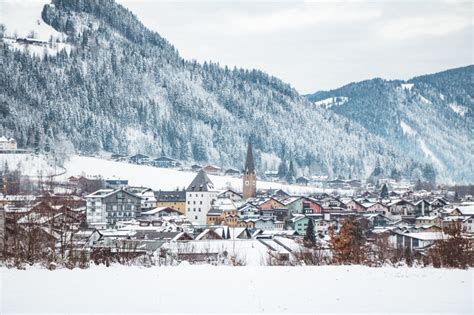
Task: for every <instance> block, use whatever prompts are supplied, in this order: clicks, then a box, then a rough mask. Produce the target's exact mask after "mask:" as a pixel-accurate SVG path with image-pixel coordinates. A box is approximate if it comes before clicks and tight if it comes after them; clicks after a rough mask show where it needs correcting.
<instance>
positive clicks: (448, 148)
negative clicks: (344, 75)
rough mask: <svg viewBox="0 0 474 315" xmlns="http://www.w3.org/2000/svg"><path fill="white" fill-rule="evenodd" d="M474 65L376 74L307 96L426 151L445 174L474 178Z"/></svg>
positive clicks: (405, 146)
mask: <svg viewBox="0 0 474 315" xmlns="http://www.w3.org/2000/svg"><path fill="white" fill-rule="evenodd" d="M473 76H474V66H467V67H463V68H457V69H452V70H448V71H444V72H440V73H436V74H432V75H425V76H420V77H416V78H413V79H411V80H408V81H406V82H405V81H385V80H382V79H373V80H368V81H363V82H358V83H351V84H348V85H346V86H344V87H342V88H339V89H336V90H332V91H328V92H317V93H315V94H313V95H308V96H307V98H308V99H309V100H310V101H311V102H313V103H314V104H315V106H317V107H324V108H328V109H330V110H331V111H333V112H335V113H337V114H339V115H342V116H345V117H346V118H348V119H350V120H351V121H354V122H357V123H359V124H361V125H363V126H364V127H365V128H366V129H367V130H368V131H369V133H371V134H372V135H376V136H378V137H381V138H383V139H384V140H386V141H387V142H391V143H393V144H394V146H396V147H397V148H398V149H399V150H400V151H404V152H416V154H417V155H426V156H428V157H429V158H430V160H431V161H432V162H433V165H434V167H435V168H436V170H437V171H438V173H439V174H441V175H442V176H444V177H451V178H455V179H457V180H461V181H470V182H472V181H473V180H474V132H473V130H474V129H473V128H474V80H473Z"/></svg>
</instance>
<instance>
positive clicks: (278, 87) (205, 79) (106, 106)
mask: <svg viewBox="0 0 474 315" xmlns="http://www.w3.org/2000/svg"><path fill="white" fill-rule="evenodd" d="M42 18H43V20H44V22H45V23H47V24H48V25H50V26H52V27H53V28H54V29H55V30H56V31H57V32H59V33H61V34H62V37H63V38H66V41H67V42H66V44H67V47H68V48H69V49H68V50H65V49H64V50H61V51H58V52H57V53H55V54H46V55H44V56H41V55H38V54H33V53H31V51H29V50H28V49H23V50H19V49H15V47H13V46H12V45H11V43H9V42H8V41H6V40H2V43H0V45H1V47H0V50H1V54H0V64H1V66H2V69H3V71H2V72H1V73H0V121H1V126H0V133H1V134H5V135H8V136H13V137H15V138H16V139H17V140H18V144H19V146H20V147H25V148H34V149H37V150H40V151H42V152H51V153H53V154H56V152H57V151H61V153H64V152H62V151H64V148H67V152H68V153H70V152H71V151H72V149H74V150H75V151H76V152H78V153H83V154H84V153H85V154H95V153H97V152H100V151H108V152H114V153H121V154H134V153H145V154H149V155H154V156H157V155H161V154H165V155H168V156H171V157H174V158H177V159H180V160H182V161H187V162H189V163H192V162H194V161H196V162H200V163H205V162H210V163H214V164H217V165H219V166H222V167H235V168H241V167H242V164H243V157H244V153H245V147H246V142H247V140H248V139H249V138H252V141H253V143H254V148H255V150H256V154H255V156H256V164H257V168H258V169H259V170H260V171H262V170H264V169H276V168H277V167H278V164H279V161H281V160H283V161H286V162H288V161H289V160H290V159H291V160H294V161H295V162H296V165H297V169H298V173H299V174H328V175H329V176H331V177H335V176H338V175H341V176H344V177H346V178H347V177H352V178H355V177H362V178H365V177H366V176H368V175H370V174H371V173H372V171H373V170H374V167H375V166H376V164H377V162H379V163H380V165H381V166H382V168H383V169H384V170H391V171H394V170H395V171H396V172H399V173H402V174H404V175H407V176H412V175H413V174H415V176H418V175H417V174H419V176H418V177H423V174H422V171H421V170H422V169H424V168H426V167H429V166H430V165H431V163H432V161H431V160H430V158H429V157H427V156H425V155H420V154H418V153H417V152H412V151H406V150H404V148H403V147H400V146H393V144H392V141H390V140H387V137H385V136H384V134H383V133H374V132H369V133H368V132H367V130H366V129H365V128H366V125H367V120H374V118H370V113H368V117H367V118H369V119H365V120H363V119H360V120H355V119H353V120H351V119H352V117H349V118H351V119H348V118H346V117H344V116H347V117H348V115H341V114H340V113H338V112H335V111H328V110H326V109H325V108H319V107H314V106H311V104H310V103H309V102H308V101H307V100H306V98H304V97H302V96H300V95H299V94H298V93H297V92H296V91H295V90H294V89H293V88H292V87H291V86H290V85H288V84H286V83H284V82H282V81H280V80H279V79H277V78H275V77H272V76H270V75H267V74H265V73H263V72H261V71H258V70H244V69H229V68H227V67H220V66H219V64H216V63H204V64H199V63H197V62H195V61H193V60H184V59H183V58H181V57H180V56H179V54H178V52H177V50H176V49H175V48H174V47H173V46H172V45H171V44H170V43H169V42H168V41H167V40H166V39H164V38H162V37H161V36H160V35H159V34H157V33H155V32H153V31H150V30H148V29H147V28H145V27H144V26H143V24H142V23H140V21H138V20H137V18H136V17H135V16H134V15H133V14H132V13H131V12H130V11H128V10H127V9H125V8H124V7H122V6H121V5H118V4H116V3H115V2H114V1H112V0H108V1H100V3H99V2H98V1H93V0H83V1H73V0H53V1H52V4H50V5H46V6H45V7H44V9H43V12H42ZM5 34H8V26H7V29H6V32H5ZM368 97H369V96H368ZM446 128H447V127H446ZM426 141H428V140H426ZM427 143H428V142H427ZM428 145H430V144H429V143H428ZM436 153H437V152H436ZM453 174H454V175H455V176H452V178H454V179H462V180H464V179H469V178H472V176H465V175H462V174H459V172H458V173H453ZM446 178H451V177H446Z"/></svg>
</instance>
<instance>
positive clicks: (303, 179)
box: [296, 176, 310, 186]
mask: <svg viewBox="0 0 474 315" xmlns="http://www.w3.org/2000/svg"><path fill="white" fill-rule="evenodd" d="M309 182H310V180H309V178H308V177H305V176H300V177H298V178H297V179H296V183H297V184H298V185H304V186H307V185H308V184H309Z"/></svg>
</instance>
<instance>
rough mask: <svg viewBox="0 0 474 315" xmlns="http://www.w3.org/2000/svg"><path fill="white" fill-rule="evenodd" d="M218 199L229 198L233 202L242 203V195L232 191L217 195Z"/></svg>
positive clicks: (228, 190)
mask: <svg viewBox="0 0 474 315" xmlns="http://www.w3.org/2000/svg"><path fill="white" fill-rule="evenodd" d="M217 198H227V199H230V200H232V201H240V200H242V195H241V194H239V193H237V192H235V191H233V190H232V189H227V190H225V191H223V192H221V193H219V194H218V195H217Z"/></svg>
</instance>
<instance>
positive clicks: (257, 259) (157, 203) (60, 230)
mask: <svg viewBox="0 0 474 315" xmlns="http://www.w3.org/2000/svg"><path fill="white" fill-rule="evenodd" d="M5 140H6V141H8V142H9V143H12V142H14V140H12V139H5ZM5 149H9V150H12V149H16V147H13V145H10V146H7V145H5ZM112 158H114V159H120V158H123V157H120V156H113V157H112ZM146 161H149V159H148V158H147V157H146V156H143V155H139V156H133V157H132V161H131V162H132V163H135V164H144V163H147V162H146ZM153 163H155V164H157V166H158V167H165V168H166V167H176V166H177V161H175V160H173V159H170V158H159V159H156V160H155V161H154V162H153ZM244 165H245V167H244V169H243V175H242V176H241V177H242V189H241V192H237V191H234V190H232V189H222V188H218V187H215V186H214V183H213V182H212V181H211V179H210V178H209V176H208V174H215V173H216V172H217V171H218V167H216V166H212V165H208V166H206V167H200V166H198V165H195V166H194V167H193V170H194V171H195V172H196V174H195V177H194V179H193V180H192V181H191V182H190V183H183V188H181V189H180V188H177V189H176V190H166V191H165V190H153V189H151V188H148V187H135V186H130V185H129V184H128V180H127V179H105V180H101V179H97V178H86V177H83V176H70V177H68V178H67V180H66V181H65V182H63V183H57V182H53V180H52V179H51V182H48V179H47V178H46V179H45V181H44V182H43V183H42V184H41V186H42V188H41V189H40V192H39V193H37V194H25V193H21V191H22V189H20V188H21V187H19V186H20V185H19V184H18V183H16V185H15V180H12V179H11V178H9V177H8V176H4V177H2V186H3V195H2V198H1V201H0V204H1V207H0V240H1V244H0V245H1V248H2V250H1V253H2V255H3V257H4V258H5V259H6V260H8V259H10V260H11V261H13V262H14V263H20V262H37V261H41V260H44V259H46V260H48V261H49V262H56V261H67V262H68V263H71V261H72V262H73V264H79V265H80V264H87V262H89V261H94V262H96V263H107V264H108V263H110V262H117V261H118V262H124V261H127V262H130V261H135V262H137V261H139V262H140V263H142V264H146V265H162V264H166V265H168V264H170V265H173V264H179V263H181V262H183V261H187V262H190V263H211V264H232V265H274V264H284V265H297V264H301V263H306V264H323V263H328V262H331V261H332V260H333V259H334V252H332V250H334V246H335V245H334V240H335V239H336V238H337V237H338V235H339V236H340V235H341V234H342V233H343V231H342V230H347V228H348V226H349V225H348V224H349V222H350V223H351V224H352V225H351V226H352V227H353V228H354V227H355V229H356V230H357V229H358V230H357V231H359V232H361V233H362V234H363V236H361V240H362V241H363V244H362V245H361V246H362V247H363V248H365V251H366V252H367V253H366V254H364V257H365V258H364V261H372V263H373V261H374V257H375V256H377V257H378V256H380V254H381V253H380V251H382V250H383V251H386V252H390V253H392V256H390V257H392V261H393V260H394V259H395V260H397V259H398V260H403V259H405V260H406V259H407V258H406V256H407V253H409V255H410V257H413V258H414V257H418V258H419V259H421V260H424V261H426V259H427V258H426V257H429V253H430V249H432V248H433V247H434V245H435V244H437V242H442V241H444V240H446V239H449V238H452V237H453V236H451V235H449V234H448V233H447V232H446V231H447V229H451V230H453V229H454V230H456V229H457V230H458V231H459V233H458V235H457V236H458V237H461V238H462V239H463V240H465V241H466V242H468V248H472V242H473V240H474V200H473V198H472V196H471V195H465V196H463V197H462V198H460V197H458V196H456V194H454V193H453V192H450V191H443V190H439V191H435V190H433V191H426V190H418V191H416V190H414V189H413V188H409V187H408V188H403V187H402V188H400V187H399V186H395V185H392V184H391V183H390V182H388V183H387V182H384V183H383V184H382V185H380V187H381V188H380V189H378V190H377V189H375V188H374V187H372V186H367V187H366V188H367V189H366V190H365V191H363V192H361V193H359V194H357V195H352V196H348V195H339V194H338V190H336V189H334V190H332V191H331V192H323V193H312V194H307V195H291V194H289V193H287V192H285V191H284V190H283V189H259V188H258V182H257V171H256V168H255V164H254V156H253V148H252V144H251V143H250V142H249V143H248V148H247V155H246V157H245V164H244ZM226 173H230V171H229V170H227V172H226ZM230 175H232V176H240V172H239V171H237V170H235V172H234V173H232V174H230ZM266 175H268V174H266ZM299 181H300V183H302V179H299ZM349 182H350V181H333V182H332V184H331V185H337V184H341V183H343V184H344V186H342V187H347V185H350V183H349ZM357 182H358V183H357V186H360V185H361V184H360V181H357ZM303 184H308V183H303ZM352 185H353V183H352ZM391 186H392V187H391ZM393 187H396V189H393ZM58 188H59V189H58ZM58 191H63V193H60V192H58ZM65 191H67V193H65ZM359 191H361V190H359ZM354 231H355V230H354ZM346 232H347V231H346ZM349 233H350V232H349ZM382 247H383V248H382ZM316 250H317V251H316ZM468 254H469V255H472V253H471V252H470V253H468ZM384 255H387V253H385V254H384ZM46 257H47V258H46ZM370 257H372V258H370ZM413 258H410V261H412V260H413ZM359 262H360V263H362V262H363V261H359ZM379 263H380V262H379ZM470 263H471V264H472V259H471V262H470Z"/></svg>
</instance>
